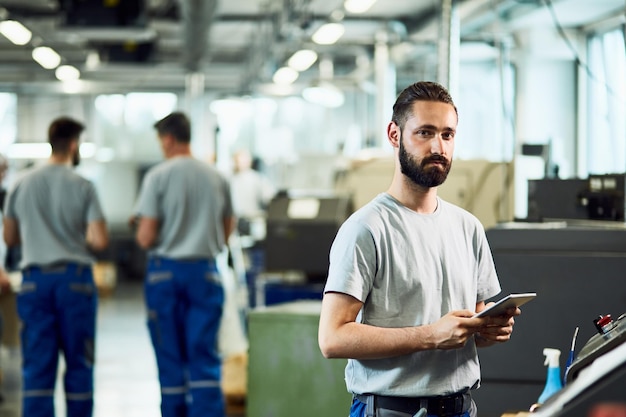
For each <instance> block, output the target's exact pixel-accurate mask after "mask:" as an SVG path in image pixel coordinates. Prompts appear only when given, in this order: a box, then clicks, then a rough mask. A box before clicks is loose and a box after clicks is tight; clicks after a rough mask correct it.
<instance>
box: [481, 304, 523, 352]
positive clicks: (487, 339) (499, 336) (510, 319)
mask: <svg viewBox="0 0 626 417" xmlns="http://www.w3.org/2000/svg"><path fill="white" fill-rule="evenodd" d="M520 314H522V311H521V310H520V309H519V308H511V309H509V310H508V311H507V312H506V314H503V315H501V316H495V317H485V318H484V321H485V323H484V325H483V326H482V327H481V328H480V329H479V333H478V334H477V339H476V343H477V345H479V346H489V345H492V344H494V343H502V342H506V341H508V340H510V339H511V334H512V333H513V325H514V324H515V317H516V316H519V315H520Z"/></svg>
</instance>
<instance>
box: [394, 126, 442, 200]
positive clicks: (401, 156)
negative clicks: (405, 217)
mask: <svg viewBox="0 0 626 417" xmlns="http://www.w3.org/2000/svg"><path fill="white" fill-rule="evenodd" d="M398 160H399V161H400V172H402V174H404V175H405V176H406V177H407V178H408V179H410V180H411V181H412V182H413V183H414V184H415V185H419V186H420V187H426V188H432V187H437V186H439V185H441V184H443V182H444V181H445V180H446V178H447V177H448V173H449V172H450V168H451V167H452V161H448V160H447V159H446V158H445V157H444V156H442V155H438V154H435V155H431V156H429V157H427V158H423V159H421V160H415V159H414V158H413V157H411V155H409V154H408V153H407V151H406V149H405V148H404V145H403V138H402V136H400V151H399V152H398ZM431 162H439V163H440V164H436V165H434V166H430V167H429V166H427V164H429V163H431Z"/></svg>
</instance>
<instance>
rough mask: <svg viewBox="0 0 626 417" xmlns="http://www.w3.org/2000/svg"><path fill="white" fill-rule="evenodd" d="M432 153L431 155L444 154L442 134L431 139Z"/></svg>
mask: <svg viewBox="0 0 626 417" xmlns="http://www.w3.org/2000/svg"><path fill="white" fill-rule="evenodd" d="M430 151H431V153H436V154H442V153H443V138H442V137H441V133H437V134H435V136H434V137H433V138H432V139H431V141H430Z"/></svg>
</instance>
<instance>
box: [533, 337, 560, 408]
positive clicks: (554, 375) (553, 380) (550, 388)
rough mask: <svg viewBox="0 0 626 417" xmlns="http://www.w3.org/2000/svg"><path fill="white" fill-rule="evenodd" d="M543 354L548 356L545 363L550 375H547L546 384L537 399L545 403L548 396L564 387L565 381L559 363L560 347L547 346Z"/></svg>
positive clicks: (540, 402)
mask: <svg viewBox="0 0 626 417" xmlns="http://www.w3.org/2000/svg"><path fill="white" fill-rule="evenodd" d="M543 354H544V355H545V357H546V360H545V362H544V363H543V364H544V365H547V366H548V375H547V377H546V386H545V387H544V389H543V392H542V393H541V395H540V396H539V400H538V401H537V402H538V403H539V404H543V403H545V402H546V401H547V400H548V398H550V397H551V396H553V395H554V394H556V393H557V392H558V391H559V390H560V389H561V388H563V383H562V382H561V366H560V364H559V357H560V356H561V351H560V350H558V349H552V348H545V349H544V350H543Z"/></svg>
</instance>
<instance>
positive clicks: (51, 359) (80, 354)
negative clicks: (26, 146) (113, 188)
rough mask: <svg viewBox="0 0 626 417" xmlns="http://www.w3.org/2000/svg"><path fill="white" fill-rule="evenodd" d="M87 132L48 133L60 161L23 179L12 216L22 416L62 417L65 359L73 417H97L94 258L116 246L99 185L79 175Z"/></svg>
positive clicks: (9, 209)
mask: <svg viewBox="0 0 626 417" xmlns="http://www.w3.org/2000/svg"><path fill="white" fill-rule="evenodd" d="M83 130H84V126H83V125H82V124H81V123H80V122H77V121H75V120H73V119H71V118H68V117H60V118H58V119H56V120H54V121H53V122H52V123H51V125H50V126H49V129H48V138H49V142H50V146H51V148H52V154H51V156H50V158H49V161H48V163H47V164H44V165H41V166H36V167H34V168H31V169H29V170H27V171H25V172H24V174H23V175H20V176H19V178H17V179H16V181H15V182H14V184H13V186H12V187H11V189H10V190H9V192H8V194H7V197H6V202H5V210H4V239H5V241H6V243H7V245H9V246H14V245H19V244H20V243H21V247H22V260H21V263H20V267H21V269H22V275H23V280H22V284H21V289H20V291H19V293H18V296H17V310H18V315H19V318H20V320H21V322H22V328H21V348H22V358H23V360H22V377H23V380H22V393H23V399H22V416H24V417H50V416H54V388H55V382H56V378H57V367H58V360H59V352H62V353H63V355H64V359H65V364H66V370H65V375H64V381H63V382H64V388H65V399H66V403H67V416H68V417H90V416H91V415H92V413H93V364H94V342H95V333H96V330H95V327H96V308H97V293H96V288H95V284H94V280H93V274H92V269H91V264H92V263H93V261H94V259H93V256H92V254H91V252H90V249H92V250H96V251H99V250H103V249H104V248H106V246H107V245H108V232H107V228H106V222H105V219H104V215H103V212H102V209H101V205H100V202H99V199H98V196H97V193H96V189H95V187H94V185H93V184H92V183H91V182H90V181H88V180H87V179H85V178H83V177H81V176H80V175H78V174H77V173H76V172H74V170H73V166H75V165H77V164H78V162H79V160H80V154H79V137H80V134H81V132H82V131H83Z"/></svg>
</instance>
